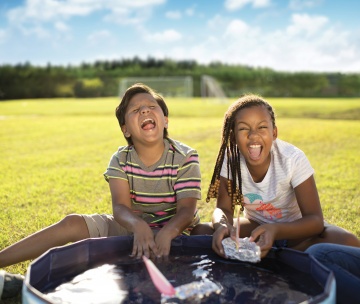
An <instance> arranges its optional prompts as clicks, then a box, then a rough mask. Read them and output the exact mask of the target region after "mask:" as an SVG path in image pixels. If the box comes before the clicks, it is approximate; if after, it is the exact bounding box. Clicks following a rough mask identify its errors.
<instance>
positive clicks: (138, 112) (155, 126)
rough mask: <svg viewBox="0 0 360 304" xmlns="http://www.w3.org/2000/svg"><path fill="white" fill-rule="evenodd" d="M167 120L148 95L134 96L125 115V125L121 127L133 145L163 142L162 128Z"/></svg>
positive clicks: (166, 123)
mask: <svg viewBox="0 0 360 304" xmlns="http://www.w3.org/2000/svg"><path fill="white" fill-rule="evenodd" d="M167 125H168V118H167V117H166V116H164V113H163V111H162V109H161V107H160V106H159V104H158V103H157V101H156V100H155V98H154V97H153V96H152V95H151V94H148V93H138V94H136V95H134V96H133V97H132V98H131V100H130V102H129V105H128V107H127V109H126V113H125V125H124V126H122V127H121V130H122V131H123V133H124V135H125V137H127V138H129V137H131V139H132V141H133V143H134V144H135V145H136V143H139V142H143V143H145V142H146V143H151V142H154V141H157V140H160V139H161V140H163V136H164V128H167Z"/></svg>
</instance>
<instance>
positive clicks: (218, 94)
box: [201, 75, 227, 102]
mask: <svg viewBox="0 0 360 304" xmlns="http://www.w3.org/2000/svg"><path fill="white" fill-rule="evenodd" d="M201 97H202V98H211V99H214V100H217V101H219V102H226V101H227V97H226V94H225V92H224V90H223V89H222V87H221V85H220V83H219V82H218V81H217V80H216V79H215V78H213V77H211V76H208V75H202V76H201Z"/></svg>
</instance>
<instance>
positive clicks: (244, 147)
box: [234, 106, 277, 166]
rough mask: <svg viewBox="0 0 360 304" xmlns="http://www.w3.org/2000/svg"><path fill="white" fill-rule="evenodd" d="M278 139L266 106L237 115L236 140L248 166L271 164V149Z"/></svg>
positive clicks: (243, 111)
mask: <svg viewBox="0 0 360 304" xmlns="http://www.w3.org/2000/svg"><path fill="white" fill-rule="evenodd" d="M276 137H277V128H276V127H275V128H274V127H273V124H272V121H271V117H270V114H269V112H268V111H267V109H266V108H265V107H264V106H252V107H249V108H244V109H241V110H240V111H238V112H237V113H236V115H235V123H234V140H235V142H236V145H237V146H238V148H239V150H240V153H241V154H242V155H243V156H244V158H245V160H246V163H247V164H248V166H259V165H264V166H265V165H269V164H270V149H271V146H272V143H273V141H274V140H275V139H276Z"/></svg>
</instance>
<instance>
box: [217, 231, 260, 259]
mask: <svg viewBox="0 0 360 304" xmlns="http://www.w3.org/2000/svg"><path fill="white" fill-rule="evenodd" d="M222 245H223V247H224V251H225V255H226V257H227V258H229V259H233V260H239V261H243V262H251V263H257V262H260V260H261V250H260V247H259V246H258V245H256V243H255V242H250V241H249V238H247V237H246V238H243V239H240V238H239V248H236V243H235V241H234V240H233V239H231V238H230V237H228V238H225V239H223V240H222Z"/></svg>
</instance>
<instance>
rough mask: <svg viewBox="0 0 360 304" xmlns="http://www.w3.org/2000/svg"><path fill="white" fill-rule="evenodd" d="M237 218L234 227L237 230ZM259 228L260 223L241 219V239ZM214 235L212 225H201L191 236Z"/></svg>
mask: <svg viewBox="0 0 360 304" xmlns="http://www.w3.org/2000/svg"><path fill="white" fill-rule="evenodd" d="M236 225H237V218H234V227H235V228H236ZM257 226H259V224H258V223H256V222H254V221H252V220H248V219H246V218H244V217H241V218H240V237H241V238H244V237H249V236H250V234H251V232H252V231H253V230H254V229H255V228H256V227H257ZM213 233H214V228H213V227H212V223H210V222H209V223H201V224H198V225H196V226H195V227H194V228H193V230H192V231H191V235H212V234H213Z"/></svg>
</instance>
